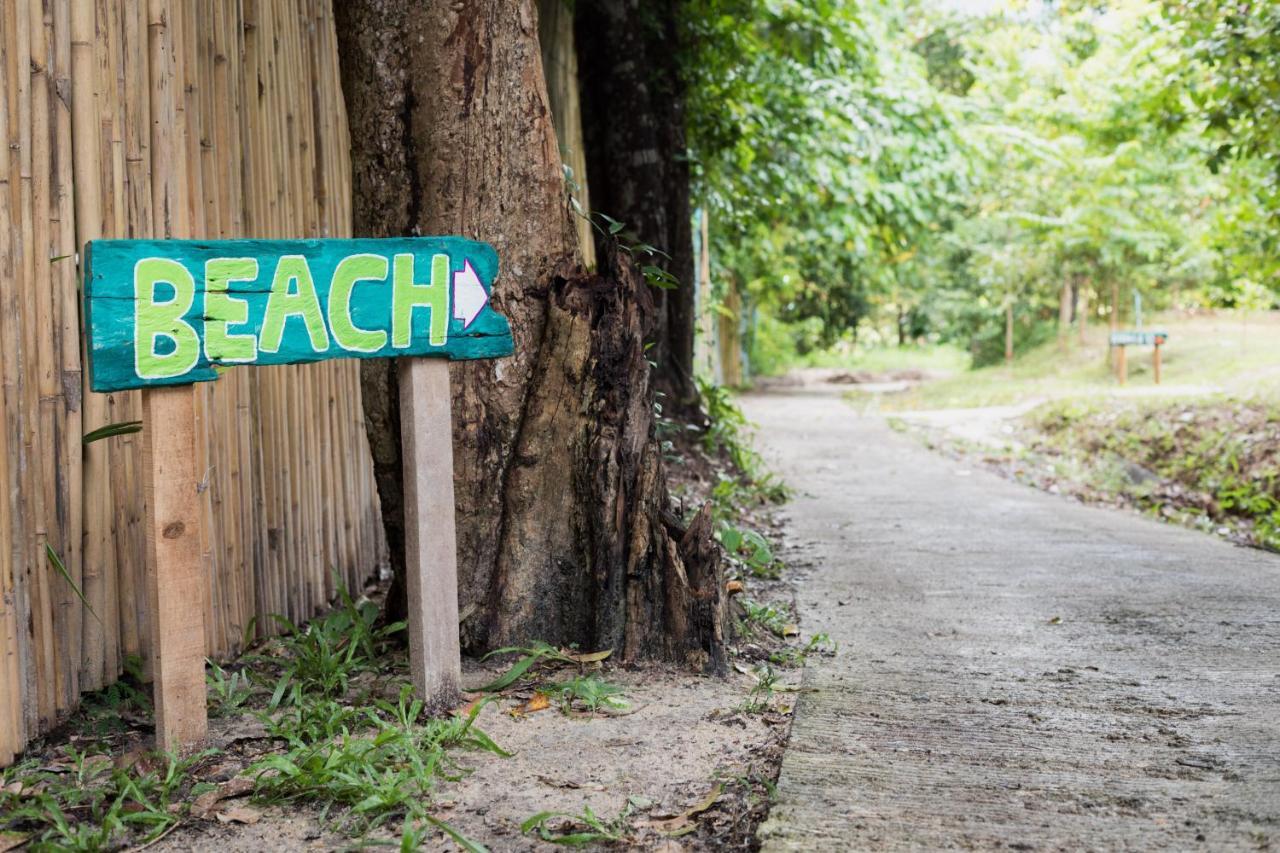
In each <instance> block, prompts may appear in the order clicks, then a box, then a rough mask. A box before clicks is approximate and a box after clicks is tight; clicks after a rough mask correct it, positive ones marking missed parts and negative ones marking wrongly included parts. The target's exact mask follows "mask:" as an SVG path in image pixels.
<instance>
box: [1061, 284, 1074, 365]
mask: <svg viewBox="0 0 1280 853" xmlns="http://www.w3.org/2000/svg"><path fill="white" fill-rule="evenodd" d="M1072 290H1073V288H1072V286H1071V278H1070V276H1067V277H1065V278H1063V279H1062V292H1061V293H1060V294H1059V298H1058V349H1060V350H1064V351H1065V350H1066V348H1067V339H1068V337H1069V336H1070V334H1071V305H1072V298H1071V296H1072Z"/></svg>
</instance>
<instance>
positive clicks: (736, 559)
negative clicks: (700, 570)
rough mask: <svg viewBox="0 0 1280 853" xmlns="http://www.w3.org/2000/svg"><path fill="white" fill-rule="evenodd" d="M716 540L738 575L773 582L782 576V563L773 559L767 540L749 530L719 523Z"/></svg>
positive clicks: (726, 522) (728, 523)
mask: <svg viewBox="0 0 1280 853" xmlns="http://www.w3.org/2000/svg"><path fill="white" fill-rule="evenodd" d="M716 538H717V539H719V540H720V544H721V545H723V546H724V551H725V554H726V555H727V556H728V558H729V561H730V563H731V564H732V565H733V566H734V567H735V568H737V569H738V570H739V573H740V574H748V575H751V576H752V577H757V578H766V579H769V580H775V579H777V578H779V577H781V575H782V568H783V566H782V562H781V561H780V560H778V559H777V558H775V557H774V555H773V547H772V546H770V544H769V542H768V540H767V539H765V538H764V537H763V536H761V535H760V534H759V533H757V532H756V531H754V530H751V529H750V528H741V527H738V526H737V525H735V524H732V523H730V522H728V521H721V522H720V525H719V529H718V530H717V531H716Z"/></svg>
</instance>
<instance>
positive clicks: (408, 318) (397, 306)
mask: <svg viewBox="0 0 1280 853" xmlns="http://www.w3.org/2000/svg"><path fill="white" fill-rule="evenodd" d="M419 306H421V307H423V308H426V309H427V310H428V311H430V312H431V317H430V320H429V321H428V322H429V323H430V325H429V327H428V328H429V329H430V330H431V332H430V337H429V338H428V340H429V341H430V343H431V346H433V347H442V346H444V345H445V341H446V340H447V339H448V337H449V256H448V255H432V256H431V283H430V284H415V283H414V281H413V255H396V256H395V260H394V261H393V262H392V265H391V345H392V346H393V347H395V348H397V349H404V348H405V347H407V346H409V339H410V338H411V337H412V335H413V309H414V308H417V307H419Z"/></svg>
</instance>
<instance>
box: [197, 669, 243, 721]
mask: <svg viewBox="0 0 1280 853" xmlns="http://www.w3.org/2000/svg"><path fill="white" fill-rule="evenodd" d="M206 663H207V664H208V674H207V675H205V685H206V687H207V690H206V692H207V695H208V704H209V716H211V717H230V716H233V715H235V714H238V713H240V712H241V711H243V710H244V708H245V705H246V704H247V703H248V702H249V699H250V697H252V696H253V689H254V688H253V680H252V679H251V678H250V676H249V670H248V669H235V670H226V669H223V668H222V667H220V666H218V664H216V663H214V662H213V661H211V660H207V661H206Z"/></svg>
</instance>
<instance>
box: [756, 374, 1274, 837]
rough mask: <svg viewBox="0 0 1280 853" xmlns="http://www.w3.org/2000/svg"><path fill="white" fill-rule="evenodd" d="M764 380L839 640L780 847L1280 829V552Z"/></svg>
mask: <svg viewBox="0 0 1280 853" xmlns="http://www.w3.org/2000/svg"><path fill="white" fill-rule="evenodd" d="M744 402H745V408H746V411H747V415H748V417H749V418H751V419H752V420H753V421H755V422H756V423H758V424H759V425H760V427H761V429H760V431H759V438H760V442H761V444H762V445H763V448H764V450H765V452H766V456H767V457H769V458H770V460H771V461H772V462H773V463H774V464H775V465H776V466H777V467H778V468H779V469H780V470H781V472H782V473H783V475H784V476H785V477H786V479H787V480H788V482H789V483H790V484H791V485H792V486H793V487H794V488H796V489H797V490H798V496H797V497H796V499H795V501H794V503H793V504H792V505H791V508H790V510H789V514H790V516H791V518H792V528H791V529H792V530H793V532H794V534H795V535H796V537H797V538H798V539H799V540H800V541H801V542H802V543H805V546H806V548H807V556H810V557H811V558H812V560H813V568H812V569H811V574H810V575H809V576H808V577H807V578H806V579H804V580H802V581H801V583H800V588H799V593H798V595H799V604H800V610H801V615H802V617H803V626H804V629H805V631H806V633H808V632H816V631H826V632H827V633H829V634H830V635H831V637H832V638H833V639H835V640H837V641H838V642H839V644H840V651H839V654H838V655H837V656H836V657H835V658H833V659H823V660H820V661H818V662H816V663H813V664H812V665H811V666H810V667H809V668H808V669H807V670H806V673H805V682H806V687H807V688H808V692H805V693H803V694H802V695H801V696H800V698H799V700H798V707H797V711H796V719H795V723H794V727H793V729H792V734H791V744H790V747H789V748H788V751H787V753H786V756H785V758H784V760H783V765H782V777H781V780H780V783H779V791H778V800H777V804H776V806H775V807H774V809H773V811H772V814H771V816H770V818H769V820H768V822H767V823H766V824H765V825H764V826H763V827H762V829H761V838H762V840H763V842H764V848H765V849H766V850H899V849H939V848H962V849H964V848H977V849H993V848H1006V849H1013V850H1085V849H1095V850H1116V849H1121V850H1129V849H1172V850H1194V849H1213V850H1225V849H1230V850H1254V849H1272V850H1275V849H1277V848H1280V558H1277V557H1276V556H1273V555H1269V554H1264V553H1261V552H1258V551H1251V550H1245V549H1240V548H1235V547H1232V546H1230V545H1227V544H1225V543H1222V542H1219V541H1217V540H1215V539H1213V538H1211V537H1208V536H1204V535H1202V534H1198V533H1195V532H1193V531H1189V530H1185V529H1181V528H1177V527H1173V526H1170V525H1163V524H1160V523H1158V522H1155V521H1149V520H1146V519H1143V518H1140V517H1137V516H1135V515H1131V514H1127V513H1123V512H1119V511H1115V510H1105V509H1094V508H1089V507H1084V506H1081V505H1078V504H1075V503H1073V502H1070V501H1068V500H1067V499H1065V498H1059V497H1055V496H1052V495H1048V494H1044V493H1041V492H1037V491H1035V490H1032V489H1030V488H1027V487H1024V486H1020V485H1017V484H1014V483H1010V482H1006V481H1004V480H1001V479H999V478H996V477H995V476H993V475H988V474H986V473H984V472H980V471H968V470H965V466H964V465H963V464H961V463H956V462H954V461H952V460H949V459H946V458H944V457H942V456H939V455H935V454H932V453H930V452H929V451H927V450H925V449H923V448H922V447H920V446H918V445H917V444H916V443H915V442H914V441H913V440H912V439H910V438H908V437H906V436H903V435H900V434H897V433H895V432H893V431H892V430H890V429H889V428H888V427H886V426H885V424H884V422H883V420H881V419H880V418H877V417H859V416H858V415H857V413H856V412H855V411H854V410H853V409H852V408H851V407H849V406H847V405H845V404H844V403H842V402H840V400H839V399H838V396H836V395H830V394H829V395H822V394H814V393H811V392H808V393H799V394H792V395H788V394H786V393H783V392H779V393H775V394H769V395H756V396H751V397H748V398H746V400H745V401H744ZM1268 844H1269V845H1270V847H1269V848H1268V847H1267V845H1268Z"/></svg>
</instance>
